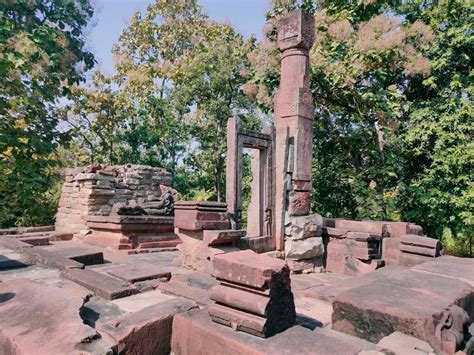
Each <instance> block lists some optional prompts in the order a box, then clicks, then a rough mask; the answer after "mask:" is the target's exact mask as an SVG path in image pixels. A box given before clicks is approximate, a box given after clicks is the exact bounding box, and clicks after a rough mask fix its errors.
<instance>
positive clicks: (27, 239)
mask: <svg viewBox="0 0 474 355" xmlns="http://www.w3.org/2000/svg"><path fill="white" fill-rule="evenodd" d="M18 240H19V241H21V242H24V243H28V244H31V245H33V246H41V245H49V236H28V235H26V236H24V237H20V238H18Z"/></svg>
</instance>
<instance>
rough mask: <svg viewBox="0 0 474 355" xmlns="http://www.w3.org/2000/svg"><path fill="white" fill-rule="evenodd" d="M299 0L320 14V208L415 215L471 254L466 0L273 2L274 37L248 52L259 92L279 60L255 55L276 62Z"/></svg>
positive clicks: (270, 83)
mask: <svg viewBox="0 0 474 355" xmlns="http://www.w3.org/2000/svg"><path fill="white" fill-rule="evenodd" d="M309 3H312V5H310V4H309ZM295 8H305V10H306V11H314V14H315V18H316V43H315V45H314V46H313V48H312V50H311V53H310V60H311V75H312V82H311V84H312V89H313V95H314V97H315V103H316V107H317V112H316V120H315V124H314V157H315V159H314V164H313V179H314V189H313V206H314V208H315V210H317V211H318V212H319V213H322V214H323V215H327V216H334V217H349V218H357V219H368V218H370V219H389V220H409V221H413V222H417V223H420V224H422V225H423V227H424V229H425V231H426V232H427V233H428V234H429V235H430V236H433V237H438V238H441V237H442V236H443V233H445V234H446V233H447V232H446V231H449V233H450V235H451V236H452V237H451V240H452V243H451V244H452V245H455V247H452V248H451V250H452V251H455V252H456V253H461V254H463V255H465V254H466V250H467V253H469V248H470V245H471V243H472V235H473V233H474V231H473V225H472V223H473V215H472V211H473V208H472V206H473V180H472V170H473V146H472V129H473V128H472V127H473V122H472V117H473V112H472V111H473V108H472V90H473V89H472V53H473V31H472V22H473V10H472V7H470V6H469V5H468V4H467V3H466V2H464V1H450V2H440V3H437V2H435V3H426V2H423V3H422V2H419V1H415V2H408V3H407V2H399V1H327V2H326V1H317V2H316V1H314V2H311V1H309V2H303V3H302V2H301V1H300V2H298V1H296V0H290V1H286V0H285V1H275V4H274V7H273V9H272V10H271V11H270V12H269V13H268V20H269V25H268V29H267V35H268V38H267V39H264V41H263V42H270V43H266V44H264V45H262V44H259V46H258V47H257V52H256V54H254V56H255V57H256V58H257V59H255V60H254V68H255V71H253V72H252V77H251V80H250V82H251V83H253V84H256V85H257V86H258V88H257V89H255V91H256V92H259V93H260V92H261V91H262V87H264V88H265V89H266V91H267V92H268V93H269V95H270V96H271V95H272V94H273V92H274V90H275V88H276V87H277V86H278V81H277V80H275V76H276V74H277V71H278V68H277V66H272V67H270V68H269V67H268V66H267V67H264V66H262V65H261V64H260V63H262V62H266V63H268V62H271V61H273V59H272V58H273V57H274V56H275V55H276V51H274V50H273V49H274V48H272V44H271V43H272V42H273V41H274V40H275V33H276V32H275V25H276V23H277V21H278V19H279V18H280V17H281V16H282V15H283V14H284V13H286V12H287V11H291V10H293V9H295ZM269 49H270V50H269ZM260 96H261V95H260ZM257 99H259V97H258V95H257ZM259 101H260V104H263V105H265V104H266V103H267V102H268V100H264V99H261V98H260V99H259Z"/></svg>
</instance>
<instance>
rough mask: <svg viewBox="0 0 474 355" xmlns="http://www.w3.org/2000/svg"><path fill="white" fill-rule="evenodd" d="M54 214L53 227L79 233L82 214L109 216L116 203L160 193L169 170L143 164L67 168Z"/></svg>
mask: <svg viewBox="0 0 474 355" xmlns="http://www.w3.org/2000/svg"><path fill="white" fill-rule="evenodd" d="M64 175H65V182H64V185H63V188H62V192H61V198H60V201H59V208H58V212H57V215H56V231H58V232H63V233H73V234H76V233H79V231H80V230H81V229H86V228H87V225H86V222H85V221H84V220H83V218H82V217H83V216H108V215H109V214H110V212H111V211H112V206H113V205H114V204H115V203H127V202H128V201H130V200H139V199H143V200H147V199H153V198H156V197H160V195H161V189H160V185H164V186H171V183H172V177H171V173H169V172H167V171H166V170H164V169H162V168H154V167H150V166H146V165H130V164H129V165H109V166H96V165H94V166H88V167H83V168H68V169H65V170H64Z"/></svg>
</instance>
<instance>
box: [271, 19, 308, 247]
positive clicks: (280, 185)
mask: <svg viewBox="0 0 474 355" xmlns="http://www.w3.org/2000/svg"><path fill="white" fill-rule="evenodd" d="M277 42H278V49H279V50H280V51H281V52H282V54H281V79H280V88H279V90H278V92H277V94H276V96H275V129H276V178H275V185H276V186H275V189H276V191H275V192H276V206H275V219H276V231H275V239H276V247H277V249H278V250H283V249H284V230H285V217H286V214H288V215H289V216H303V215H307V214H309V211H310V196H309V194H310V189H311V166H312V140H313V119H314V107H313V97H312V93H311V90H310V75H309V50H310V48H311V47H312V45H313V43H314V17H313V16H311V15H309V14H306V13H304V12H303V11H301V10H299V11H294V12H292V13H290V14H288V15H287V16H286V17H284V18H283V19H282V20H281V21H280V23H279V24H278V39H277Z"/></svg>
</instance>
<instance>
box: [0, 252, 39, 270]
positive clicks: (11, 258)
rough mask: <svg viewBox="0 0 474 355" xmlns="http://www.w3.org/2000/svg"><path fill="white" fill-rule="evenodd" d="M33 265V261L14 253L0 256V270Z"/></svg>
mask: <svg viewBox="0 0 474 355" xmlns="http://www.w3.org/2000/svg"><path fill="white" fill-rule="evenodd" d="M31 265H34V261H32V260H30V259H28V258H25V257H23V256H22V255H20V254H17V253H15V252H10V253H6V255H4V254H0V270H4V269H15V268H20V267H27V266H31Z"/></svg>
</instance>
